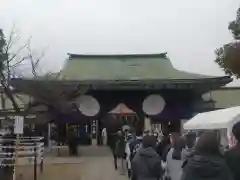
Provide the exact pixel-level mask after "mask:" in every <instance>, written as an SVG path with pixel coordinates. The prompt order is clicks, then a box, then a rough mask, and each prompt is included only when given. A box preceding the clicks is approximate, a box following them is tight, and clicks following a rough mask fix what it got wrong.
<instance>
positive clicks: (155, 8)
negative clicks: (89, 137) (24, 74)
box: [0, 0, 240, 85]
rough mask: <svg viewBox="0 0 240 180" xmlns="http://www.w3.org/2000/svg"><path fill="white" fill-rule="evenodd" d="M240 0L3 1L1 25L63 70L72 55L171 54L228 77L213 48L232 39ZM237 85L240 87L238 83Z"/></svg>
mask: <svg viewBox="0 0 240 180" xmlns="http://www.w3.org/2000/svg"><path fill="white" fill-rule="evenodd" d="M238 6H239V0H201V1H199V0H168V1H167V0H4V1H1V5H0V28H3V29H4V31H5V33H6V34H7V33H8V32H9V31H10V29H11V27H12V26H13V24H15V26H16V27H17V29H18V32H19V34H20V36H21V38H22V39H27V38H28V37H29V36H32V43H33V46H34V48H35V49H36V50H40V51H41V50H43V49H45V48H46V47H47V51H46V54H45V57H44V62H47V63H45V65H44V68H46V69H48V70H55V71H56V70H58V69H60V68H61V67H62V65H63V62H64V60H65V59H66V58H67V55H66V54H67V53H84V54H86V53H93V54H97V53H103V54H107V53H113V54H116V53H125V54H126V53H161V52H168V56H169V58H170V59H171V61H172V63H173V65H174V66H175V67H176V68H177V69H180V70H185V71H190V72H195V73H201V74H207V75H223V74H224V73H223V72H222V71H221V70H220V69H219V68H218V66H217V64H215V63H214V58H215V55H214V50H215V49H216V48H217V47H220V46H221V45H223V44H224V43H227V42H229V41H231V40H232V37H231V34H230V32H229V31H228V29H227V26H228V23H229V21H231V20H233V19H235V16H236V10H237V8H238ZM234 84H237V85H240V81H239V82H235V83H234Z"/></svg>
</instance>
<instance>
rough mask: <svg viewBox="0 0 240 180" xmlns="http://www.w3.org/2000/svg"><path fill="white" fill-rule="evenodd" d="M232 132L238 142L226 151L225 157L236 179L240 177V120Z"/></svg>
mask: <svg viewBox="0 0 240 180" xmlns="http://www.w3.org/2000/svg"><path fill="white" fill-rule="evenodd" d="M232 133H233V135H234V136H235V138H236V140H237V144H236V145H235V146H234V147H232V148H231V149H229V150H228V151H227V152H226V153H225V159H226V162H227V164H228V166H229V167H230V169H231V170H232V172H233V175H234V179H235V180H238V179H240V122H238V123H236V124H235V125H234V126H233V129H232Z"/></svg>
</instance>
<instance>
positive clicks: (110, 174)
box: [24, 146, 128, 180]
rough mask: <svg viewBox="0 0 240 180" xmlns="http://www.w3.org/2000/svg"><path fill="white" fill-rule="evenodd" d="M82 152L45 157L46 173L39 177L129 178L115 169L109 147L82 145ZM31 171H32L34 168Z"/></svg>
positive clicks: (63, 179)
mask: <svg viewBox="0 0 240 180" xmlns="http://www.w3.org/2000/svg"><path fill="white" fill-rule="evenodd" d="M80 153H81V156H80V157H53V156H48V157H45V158H44V164H45V165H44V173H43V175H41V177H39V180H45V179H46V180H47V179H51V180H55V179H56V180H66V179H68V180H127V179H128V178H127V176H126V175H119V173H118V171H115V169H114V166H113V159H112V155H111V152H110V150H109V148H107V147H97V146H90V147H81V148H80ZM64 154H65V153H64ZM51 164H52V165H51ZM31 167H32V166H31ZM50 169H52V170H50ZM30 171H31V172H32V168H31V170H30ZM25 177H26V176H25ZM27 179H28V180H31V179H32V174H31V178H27ZM24 180H25V179H24Z"/></svg>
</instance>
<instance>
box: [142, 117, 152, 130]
mask: <svg viewBox="0 0 240 180" xmlns="http://www.w3.org/2000/svg"><path fill="white" fill-rule="evenodd" d="M151 126H152V125H151V119H150V118H148V117H144V131H151V130H152V127H151Z"/></svg>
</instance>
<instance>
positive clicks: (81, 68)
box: [60, 53, 214, 81]
mask: <svg viewBox="0 0 240 180" xmlns="http://www.w3.org/2000/svg"><path fill="white" fill-rule="evenodd" d="M205 78H214V77H212V76H205V75H199V74H193V73H188V72H184V71H179V70H177V69H175V68H174V67H173V65H172V64H171V62H170V60H169V59H168V58H167V56H166V53H162V54H143V55H141V54H140V55H139V54H137V55H76V54H69V59H68V60H67V62H66V64H65V66H64V68H63V69H62V71H61V75H60V79H66V80H79V81H85V80H110V81H111V80H163V79H165V80H167V79H171V80H178V79H183V80H187V79H189V80H192V79H205Z"/></svg>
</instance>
